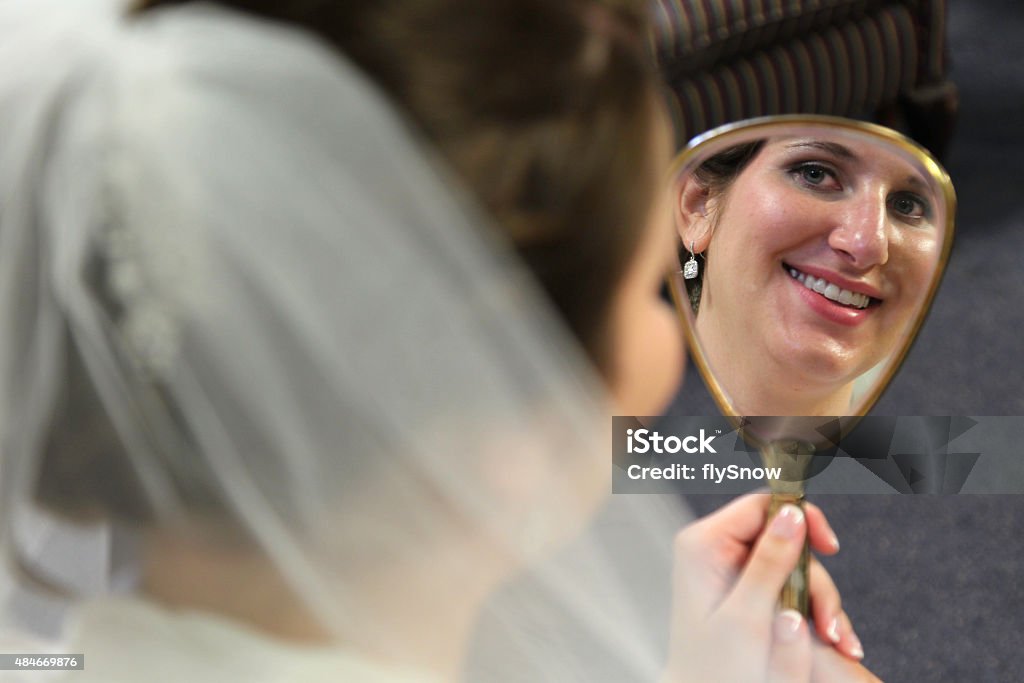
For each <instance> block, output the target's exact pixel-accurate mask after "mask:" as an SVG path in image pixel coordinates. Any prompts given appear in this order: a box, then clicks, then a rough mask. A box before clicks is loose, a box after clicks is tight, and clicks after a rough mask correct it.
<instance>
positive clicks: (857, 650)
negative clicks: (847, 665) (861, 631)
mask: <svg viewBox="0 0 1024 683" xmlns="http://www.w3.org/2000/svg"><path fill="white" fill-rule="evenodd" d="M850 640H852V641H853V644H852V645H850V656H851V657H856V658H857V659H864V648H863V646H861V644H860V638H858V637H857V634H856V633H853V632H852V631H851V632H850Z"/></svg>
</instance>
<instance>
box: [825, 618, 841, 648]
mask: <svg viewBox="0 0 1024 683" xmlns="http://www.w3.org/2000/svg"><path fill="white" fill-rule="evenodd" d="M827 633H828V639H829V640H831V641H832V642H833V643H838V642H839V617H832V621H830V622H829V624H828V629H827Z"/></svg>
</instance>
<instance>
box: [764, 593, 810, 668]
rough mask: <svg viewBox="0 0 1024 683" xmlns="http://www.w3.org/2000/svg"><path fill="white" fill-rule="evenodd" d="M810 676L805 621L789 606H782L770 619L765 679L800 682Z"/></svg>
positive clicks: (808, 641)
mask: <svg viewBox="0 0 1024 683" xmlns="http://www.w3.org/2000/svg"><path fill="white" fill-rule="evenodd" d="M810 677H811V638H810V632H809V631H808V629H807V622H806V621H805V620H804V618H803V617H802V616H800V613H799V612H797V611H796V610H793V609H786V610H782V611H781V612H779V613H778V614H776V615H775V620H774V621H773V622H772V650H771V654H770V655H769V657H768V675H767V677H766V679H765V680H766V681H767V683H802V682H803V681H808V680H810Z"/></svg>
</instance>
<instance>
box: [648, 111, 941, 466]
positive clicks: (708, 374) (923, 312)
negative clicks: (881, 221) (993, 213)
mask: <svg viewBox="0 0 1024 683" xmlns="http://www.w3.org/2000/svg"><path fill="white" fill-rule="evenodd" d="M780 124H786V125H791V126H812V127H813V126H818V127H820V126H827V127H830V128H834V129H839V130H844V131H849V132H852V133H856V134H861V135H864V136H866V137H873V138H876V139H878V140H880V141H882V142H885V143H886V144H889V145H891V146H892V147H895V148H896V149H898V150H900V151H902V152H903V153H905V154H907V155H908V156H909V157H911V158H913V159H914V160H915V161H916V162H917V163H918V164H919V165H920V166H921V168H922V170H923V171H925V172H926V173H927V174H928V176H929V177H931V179H932V180H933V181H934V182H935V184H936V186H937V187H938V188H940V190H941V192H942V199H943V200H944V201H945V205H946V215H945V225H944V226H942V229H943V244H942V250H941V252H940V254H939V259H938V261H937V264H936V268H935V272H934V273H933V275H932V278H931V284H930V285H929V289H928V292H927V294H926V295H925V297H924V299H923V300H922V303H921V307H920V310H919V311H918V312H917V314H916V318H915V319H914V320H913V322H912V323H911V325H910V327H909V329H908V336H907V339H906V341H905V342H904V343H903V344H902V348H901V349H900V350H898V351H897V352H896V353H895V355H894V356H893V357H892V358H890V359H889V360H887V361H885V362H886V367H885V368H884V372H883V373H882V374H880V375H879V377H878V378H877V380H876V381H875V383H874V386H873V387H872V389H871V391H870V392H868V393H867V394H865V396H864V398H863V399H862V400H861V401H859V403H858V406H857V407H858V408H859V410H857V411H856V412H855V413H852V414H851V416H852V417H858V416H862V415H864V414H865V413H867V412H868V411H869V410H870V409H871V408H872V407H873V406H874V405H875V403H876V402H877V401H878V399H879V397H880V396H881V395H882V392H883V391H885V388H886V387H887V386H888V385H889V382H890V381H891V380H892V378H893V376H894V375H895V374H896V372H897V371H898V370H899V368H900V366H901V365H902V364H903V360H904V358H906V355H907V353H909V351H910V348H911V347H912V346H913V342H914V340H915V339H916V338H917V334H918V332H919V331H920V329H921V326H922V325H923V324H924V321H925V319H926V317H927V315H928V311H929V310H930V309H931V305H932V301H933V300H934V298H935V293H936V291H938V288H939V284H940V283H941V281H942V275H943V273H944V272H945V270H946V265H947V264H948V262H949V254H950V251H951V249H952V247H953V237H954V225H955V222H956V193H955V191H954V189H953V183H952V181H951V180H950V177H949V174H948V173H947V172H946V170H945V169H944V168H943V167H942V166H941V165H940V164H939V163H938V161H936V160H935V158H934V157H932V156H931V154H930V153H929V152H928V151H927V150H925V149H924V148H923V147H921V146H920V145H919V144H917V143H916V142H914V141H913V140H911V139H909V138H907V137H906V136H904V135H902V134H900V133H898V132H896V131H894V130H892V129H889V128H885V127H884V126H879V125H876V124H873V123H867V122H864V121H854V120H851V119H845V118H840V117H835V116H821V115H809V114H787V115H779V116H765V117H759V118H754V119H746V120H744V121H739V122H735V123H728V124H725V125H723V126H719V127H717V128H714V129H712V130H710V131H708V132H706V133H703V134H701V135H698V136H697V137H695V138H693V139H692V140H691V141H690V142H689V144H687V146H686V147H685V148H684V149H683V150H682V151H681V152H680V153H679V154H678V155H677V156H676V158H675V159H674V160H673V162H672V165H671V167H670V169H669V179H670V180H669V182H670V186H671V187H672V188H673V189H674V188H675V185H676V182H677V180H678V178H679V176H680V175H681V174H682V173H683V172H685V171H687V170H689V169H690V168H691V167H693V166H695V164H694V162H695V161H696V160H698V159H700V158H701V157H703V156H704V155H705V154H706V152H707V151H708V150H710V149H716V148H721V149H725V148H727V147H729V146H730V145H731V144H735V142H734V140H735V139H736V138H740V137H748V136H752V135H751V134H756V133H757V132H758V131H770V130H771V129H773V128H776V127H777V126H779V125H780ZM678 277H679V276H678V273H677V272H675V271H674V270H673V272H671V273H670V274H669V275H668V278H667V279H668V289H669V291H670V292H671V296H672V299H673V302H674V304H675V308H676V314H677V315H678V317H679V319H680V322H681V323H682V326H683V330H684V334H685V337H686V343H687V348H688V350H689V353H690V355H691V357H692V358H693V360H694V363H695V364H696V365H697V368H698V370H699V372H700V374H701V377H702V378H703V379H704V382H705V384H706V386H707V387H708V391H709V392H710V393H711V395H712V397H713V398H714V400H715V403H716V404H717V405H718V408H719V409H720V410H721V411H722V413H723V414H724V415H725V416H727V417H730V418H739V417H741V416H742V413H740V412H739V411H738V410H737V409H736V406H735V405H733V403H732V401H731V400H730V398H729V396H728V395H727V394H726V392H725V391H724V389H723V388H722V386H721V385H720V384H719V382H718V379H717V377H715V376H714V373H713V372H712V371H711V368H710V365H709V363H708V361H707V358H706V357H705V355H704V349H703V346H702V345H701V344H700V343H699V339H698V338H697V334H696V330H695V329H694V325H693V318H692V315H691V314H690V313H689V310H690V309H689V303H688V302H687V301H685V300H683V299H681V298H680V294H681V292H680V291H679V290H680V286H679V284H678V282H677V280H678ZM733 422H734V424H735V425H736V426H737V428H740V427H741V424H740V422H739V421H738V420H736V419H734V420H733ZM851 426H852V425H851ZM748 440H750V436H749V435H748ZM753 443H754V445H756V446H759V447H760V446H763V445H764V444H763V443H760V442H758V440H757V439H756V437H753Z"/></svg>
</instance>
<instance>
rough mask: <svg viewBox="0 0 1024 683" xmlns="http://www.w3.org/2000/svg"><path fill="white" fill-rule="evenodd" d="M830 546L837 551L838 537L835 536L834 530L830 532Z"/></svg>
mask: <svg viewBox="0 0 1024 683" xmlns="http://www.w3.org/2000/svg"><path fill="white" fill-rule="evenodd" d="M832 547H833V548H835V549H836V552H839V537H838V536H836V532H834V531H833V532H832Z"/></svg>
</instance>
